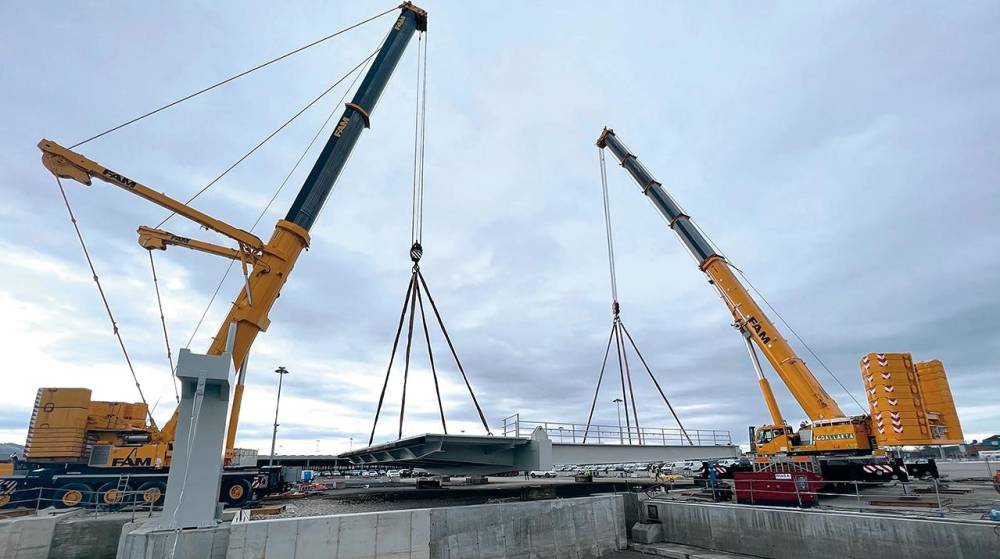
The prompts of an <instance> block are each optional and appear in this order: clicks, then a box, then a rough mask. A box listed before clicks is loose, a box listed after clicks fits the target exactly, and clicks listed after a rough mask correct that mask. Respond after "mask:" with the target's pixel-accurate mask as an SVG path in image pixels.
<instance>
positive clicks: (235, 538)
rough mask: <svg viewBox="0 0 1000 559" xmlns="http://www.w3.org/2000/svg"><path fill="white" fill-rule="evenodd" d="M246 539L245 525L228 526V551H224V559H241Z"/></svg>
mask: <svg viewBox="0 0 1000 559" xmlns="http://www.w3.org/2000/svg"><path fill="white" fill-rule="evenodd" d="M246 537H247V524H246V523H242V524H232V525H230V526H229V549H227V550H226V559H243V547H244V542H245V540H246Z"/></svg>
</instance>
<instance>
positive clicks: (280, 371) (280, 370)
mask: <svg viewBox="0 0 1000 559" xmlns="http://www.w3.org/2000/svg"><path fill="white" fill-rule="evenodd" d="M274 372H276V373H278V398H277V399H276V400H275V402H274V431H273V432H272V433H271V459H270V460H268V462H267V465H268V466H273V465H274V444H275V443H276V442H277V441H278V405H279V404H281V381H282V379H284V377H285V375H287V374H288V369H285V368H284V367H278V368H277V369H275V370H274Z"/></svg>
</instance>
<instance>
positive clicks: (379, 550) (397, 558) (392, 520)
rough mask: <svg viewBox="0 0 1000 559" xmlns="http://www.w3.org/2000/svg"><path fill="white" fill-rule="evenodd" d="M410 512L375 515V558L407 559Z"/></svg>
mask: <svg viewBox="0 0 1000 559" xmlns="http://www.w3.org/2000/svg"><path fill="white" fill-rule="evenodd" d="M411 535H412V530H411V529H410V512H409V511H396V512H385V513H381V514H378V515H376V525H375V557H376V558H377V559H407V558H409V556H410V536H411Z"/></svg>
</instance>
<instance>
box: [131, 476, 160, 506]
mask: <svg viewBox="0 0 1000 559" xmlns="http://www.w3.org/2000/svg"><path fill="white" fill-rule="evenodd" d="M136 491H137V492H138V493H139V500H140V502H139V504H140V505H141V506H142V507H144V508H145V507H159V506H162V505H163V497H164V495H166V494H167V485H166V484H165V483H163V482H162V481H147V482H146V483H143V484H142V485H140V486H139V489H137V490H136Z"/></svg>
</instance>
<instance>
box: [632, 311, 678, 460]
mask: <svg viewBox="0 0 1000 559" xmlns="http://www.w3.org/2000/svg"><path fill="white" fill-rule="evenodd" d="M620 324H621V328H622V332H625V337H627V338H628V341H629V343H631V344H632V349H634V350H635V354H636V355H638V356H639V361H640V362H642V366H643V367H644V368H645V369H646V372H647V373H649V378H650V379H652V380H653V384H654V385H656V390H657V391H659V393H660V397H661V398H663V403H665V404H666V405H667V408H668V409H669V410H670V414H671V415H673V416H674V421H676V422H677V426H678V427H680V428H681V433H683V434H684V437H685V438H686V439H687V440H688V444H691V445H693V444H694V441H692V440H691V437H690V435H688V432H687V429H685V428H684V424H683V423H681V418H680V417H677V412H675V411H674V406H672V405H671V404H670V400H668V399H667V395H666V394H664V393H663V388H660V383H659V382H658V381H657V380H656V377H655V376H653V371H652V370H650V368H649V365H647V364H646V358H644V357H643V356H642V352H640V351H639V346H637V345H636V344H635V340H633V339H632V334H629V331H628V328H626V327H625V323H623V322H621V323H620Z"/></svg>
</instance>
